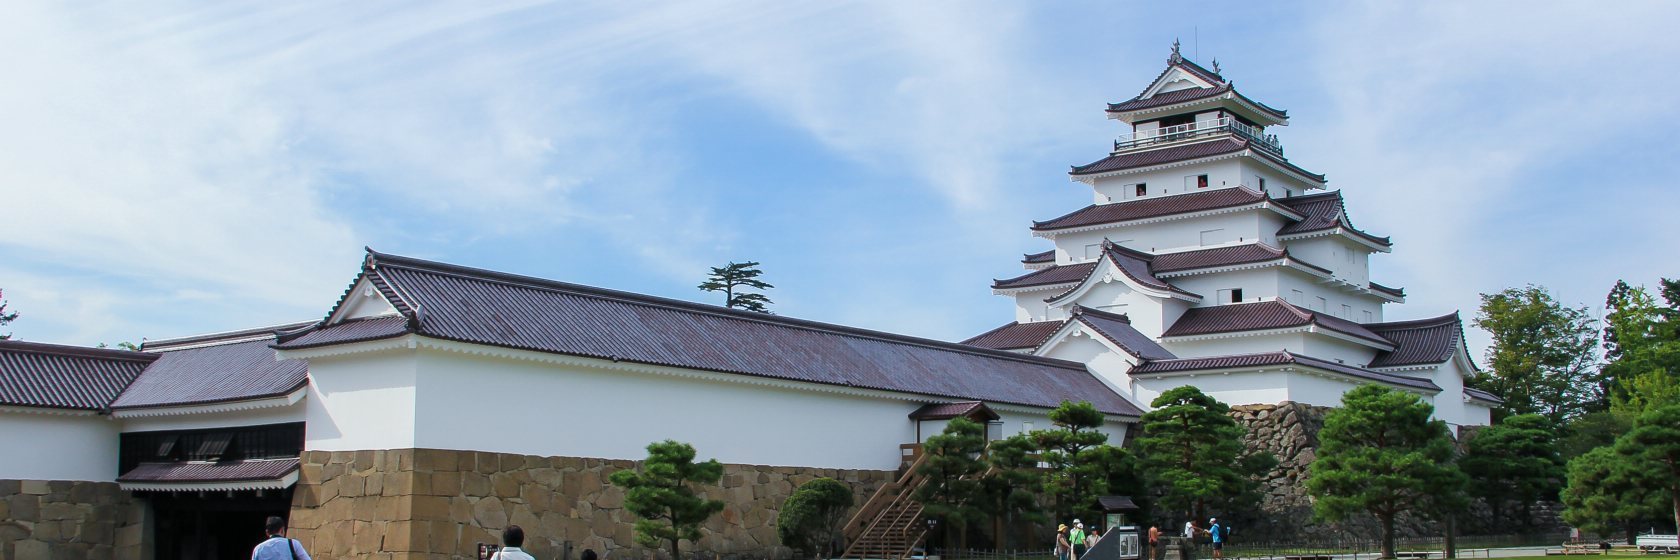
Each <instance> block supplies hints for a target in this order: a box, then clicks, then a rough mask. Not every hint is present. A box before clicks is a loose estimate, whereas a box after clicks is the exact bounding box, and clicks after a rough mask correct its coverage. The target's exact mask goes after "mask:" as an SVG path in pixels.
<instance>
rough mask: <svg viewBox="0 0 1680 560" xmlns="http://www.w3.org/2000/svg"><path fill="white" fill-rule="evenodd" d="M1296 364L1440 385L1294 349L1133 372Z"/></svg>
mask: <svg viewBox="0 0 1680 560" xmlns="http://www.w3.org/2000/svg"><path fill="white" fill-rule="evenodd" d="M1285 364H1297V365H1303V366H1308V367H1313V368H1317V369H1322V370H1326V371H1331V372H1335V373H1340V374H1343V375H1347V376H1349V377H1356V378H1359V379H1364V380H1368V381H1375V382H1378V383H1384V384H1388V385H1395V386H1400V387H1410V388H1415V389H1424V390H1432V391H1440V390H1441V387H1440V386H1438V385H1436V384H1435V383H1434V382H1432V381H1429V380H1427V379H1419V378H1415V377H1407V376H1404V375H1394V374H1389V373H1383V372H1380V371H1372V370H1368V369H1365V368H1361V367H1355V366H1350V365H1347V364H1340V363H1336V362H1332V361H1328V360H1320V359H1318V358H1313V357H1309V356H1302V355H1300V354H1296V353H1293V352H1261V353H1256V354H1236V355H1230V356H1210V357H1205V358H1178V359H1176V360H1156V361H1150V362H1144V363H1142V364H1138V365H1136V366H1133V367H1132V369H1131V373H1132V374H1133V375H1144V374H1150V373H1173V372H1185V371H1206V370H1221V369H1235V368H1251V367H1260V366H1276V365H1285Z"/></svg>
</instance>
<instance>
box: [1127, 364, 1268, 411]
mask: <svg viewBox="0 0 1680 560" xmlns="http://www.w3.org/2000/svg"><path fill="white" fill-rule="evenodd" d="M1288 377H1289V376H1288V375H1287V374H1284V373H1282V372H1264V373H1235V374H1223V373H1212V374H1198V375H1171V376H1163V377H1161V378H1160V379H1156V378H1154V377H1151V376H1148V375H1144V376H1140V377H1139V378H1138V379H1137V400H1138V402H1140V403H1143V404H1145V405H1147V404H1149V403H1150V402H1153V401H1154V400H1155V398H1156V397H1159V396H1161V393H1165V392H1167V391H1168V390H1171V389H1173V388H1175V387H1182V386H1185V385H1194V386H1196V388H1197V389H1201V391H1202V392H1203V393H1205V394H1207V395H1209V396H1211V397H1213V398H1216V399H1219V401H1220V402H1223V403H1225V404H1228V405H1239V404H1276V403H1280V402H1283V401H1286V400H1290V390H1289V385H1288V379H1287V378H1288Z"/></svg>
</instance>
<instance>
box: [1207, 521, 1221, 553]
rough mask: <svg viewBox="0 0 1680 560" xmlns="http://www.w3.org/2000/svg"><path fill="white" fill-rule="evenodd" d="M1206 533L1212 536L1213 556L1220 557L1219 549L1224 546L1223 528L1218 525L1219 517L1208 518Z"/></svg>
mask: <svg viewBox="0 0 1680 560" xmlns="http://www.w3.org/2000/svg"><path fill="white" fill-rule="evenodd" d="M1208 525H1209V527H1208V535H1211V536H1212V537H1213V557H1214V558H1220V557H1221V552H1220V549H1222V548H1224V547H1225V528H1224V527H1220V526H1219V518H1217V517H1209V518H1208Z"/></svg>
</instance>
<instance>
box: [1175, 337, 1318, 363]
mask: <svg viewBox="0 0 1680 560" xmlns="http://www.w3.org/2000/svg"><path fill="white" fill-rule="evenodd" d="M1306 336H1307V334H1306V333H1302V332H1289V333H1278V334H1260V335H1241V336H1231V337H1224V338H1215V339H1208V340H1190V341H1185V340H1172V341H1162V342H1161V346H1163V347H1165V348H1166V349H1167V350H1168V351H1170V352H1172V353H1173V354H1174V355H1176V356H1178V357H1180V358H1202V357H1208V356H1229V355H1232V354H1253V353H1257V352H1277V351H1280V350H1287V351H1290V352H1295V353H1299V354H1306V346H1307V345H1306V341H1305V337H1306Z"/></svg>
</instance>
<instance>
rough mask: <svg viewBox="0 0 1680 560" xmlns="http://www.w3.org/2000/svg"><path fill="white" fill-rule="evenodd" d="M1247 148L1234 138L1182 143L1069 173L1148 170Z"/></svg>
mask: <svg viewBox="0 0 1680 560" xmlns="http://www.w3.org/2000/svg"><path fill="white" fill-rule="evenodd" d="M1246 149H1248V142H1245V141H1241V140H1236V139H1232V138H1220V139H1218V140H1212V141H1208V142H1197V143H1194V144H1179V145H1176V146H1171V147H1166V148H1157V149H1153V150H1144V151H1136V152H1126V153H1123V154H1118V155H1111V156H1108V157H1105V158H1102V159H1099V160H1097V161H1094V162H1091V163H1088V164H1085V165H1077V166H1074V168H1073V171H1071V172H1069V174H1070V175H1094V174H1097V173H1107V172H1109V171H1119V170H1121V169H1131V168H1134V167H1148V166H1151V165H1160V164H1163V163H1172V162H1175V161H1184V160H1187V159H1196V158H1204V157H1213V156H1218V155H1225V154H1230V153H1236V152H1240V151H1242V150H1246Z"/></svg>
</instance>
